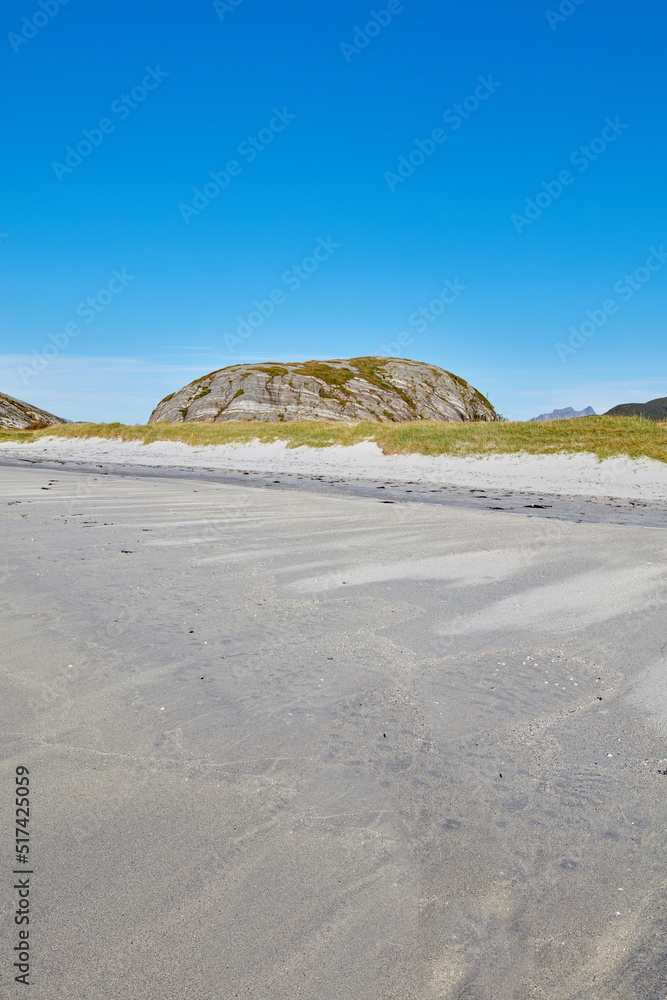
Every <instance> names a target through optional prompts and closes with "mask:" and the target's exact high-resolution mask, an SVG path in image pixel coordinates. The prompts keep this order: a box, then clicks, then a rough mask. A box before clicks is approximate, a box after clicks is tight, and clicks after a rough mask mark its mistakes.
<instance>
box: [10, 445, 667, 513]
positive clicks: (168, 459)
mask: <svg viewBox="0 0 667 1000" xmlns="http://www.w3.org/2000/svg"><path fill="white" fill-rule="evenodd" d="M3 456H4V457H5V458H14V459H23V460H33V461H40V462H47V461H59V462H64V463H77V462H78V463H85V464H86V465H90V464H95V463H99V464H102V465H104V466H105V467H134V468H141V467H144V468H154V469H156V468H163V469H193V470H202V471H204V470H208V471H211V472H219V473H227V474H233V473H237V472H249V473H256V474H259V475H286V476H308V477H322V478H325V479H327V480H329V481H330V480H334V481H335V480H340V479H346V480H351V481H355V482H360V483H363V482H383V483H394V484H397V485H399V484H403V485H405V484H420V485H432V486H445V485H447V486H454V487H463V488H466V489H471V488H472V489H474V488H482V489H491V490H510V491H517V492H546V493H550V494H559V493H560V494H567V495H570V496H598V497H615V498H619V499H634V500H641V501H667V463H664V462H658V461H655V460H653V459H648V458H647V459H640V460H632V459H630V458H623V457H619V458H610V459H604V460H603V461H600V460H599V459H598V458H597V457H596V456H595V455H586V454H584V455H493V456H479V457H474V458H455V457H452V456H449V455H443V456H438V457H435V458H434V457H429V456H427V455H384V454H383V453H382V451H381V450H380V448H378V446H377V445H376V444H375V443H374V442H370V441H369V442H365V443H363V444H357V445H353V446H352V447H340V446H332V447H328V448H309V447H299V448H287V447H286V445H285V443H284V442H281V441H277V442H275V443H273V444H261V443H259V442H255V443H253V444H237V445H209V446H204V447H191V446H190V445H186V444H181V443H180V442H175V441H157V442H154V443H152V444H148V445H142V444H137V443H135V442H130V441H120V440H118V441H110V440H106V439H102V438H93V439H76V438H75V439H71V438H70V439H68V438H57V437H54V438H38V439H36V440H35V441H32V442H31V443H30V444H24V443H21V442H3V443H2V444H0V458H2V457H3Z"/></svg>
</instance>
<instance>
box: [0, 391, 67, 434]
mask: <svg viewBox="0 0 667 1000" xmlns="http://www.w3.org/2000/svg"><path fill="white" fill-rule="evenodd" d="M67 423H69V421H68V420H63V418H62V417H56V416H54V415H53V413H48V412H47V411H46V410H40V409H39V407H37V406H31V405H30V403H24V402H23V400H21V399H14V397H13V396H6V395H5V394H4V393H3V392H0V427H1V428H3V430H13V431H15V430H21V431H36V430H39V428H40V427H51V426H52V425H53V424H67Z"/></svg>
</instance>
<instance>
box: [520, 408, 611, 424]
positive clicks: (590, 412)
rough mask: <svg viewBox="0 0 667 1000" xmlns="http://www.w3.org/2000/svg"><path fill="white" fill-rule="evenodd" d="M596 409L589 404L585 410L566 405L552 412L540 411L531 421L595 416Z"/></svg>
mask: <svg viewBox="0 0 667 1000" xmlns="http://www.w3.org/2000/svg"><path fill="white" fill-rule="evenodd" d="M594 416H595V410H594V409H593V407H592V406H587V407H586V409H585V410H573V409H572V407H571V406H566V407H565V409H564V410H552V411H551V413H540V415H539V417H531V418H530V423H531V424H533V423H535V422H536V421H537V420H571V419H572V417H594Z"/></svg>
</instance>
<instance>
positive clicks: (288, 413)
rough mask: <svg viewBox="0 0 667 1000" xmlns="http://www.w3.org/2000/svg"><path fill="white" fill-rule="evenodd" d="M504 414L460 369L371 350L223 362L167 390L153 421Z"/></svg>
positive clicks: (459, 418) (493, 417) (468, 417)
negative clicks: (328, 357)
mask: <svg viewBox="0 0 667 1000" xmlns="http://www.w3.org/2000/svg"><path fill="white" fill-rule="evenodd" d="M498 419H499V417H498V415H497V414H496V412H495V410H494V409H493V407H492V406H491V404H490V403H489V401H488V399H485V397H484V396H482V394H481V393H480V392H478V391H477V389H475V388H474V387H473V386H471V385H470V384H469V383H468V382H466V381H464V379H462V378H459V376H458V375H453V374H452V373H451V372H447V371H444V370H443V369H442V368H437V367H436V366H435V365H427V364H424V363H422V362H420V361H408V360H404V359H401V358H383V357H369V358H351V359H350V360H336V361H307V362H304V363H287V364H274V363H265V364H252V365H232V366H231V367H230V368H221V369H220V370H219V371H216V372H211V373H210V374H209V375H205V376H203V377H202V378H199V379H196V380H195V381H194V382H190V384H189V385H186V386H185V387H184V388H183V389H181V390H180V391H179V392H175V393H173V394H172V395H171V396H167V397H166V398H165V399H163V400H162V402H161V403H159V404H158V406H157V407H156V408H155V410H154V411H153V413H152V414H151V416H150V419H149V421H148V422H149V423H156V422H157V421H159V420H165V421H169V422H170V423H182V422H184V421H186V422H194V423H214V422H220V421H228V420H264V421H269V422H275V421H280V420H379V421H390V420H393V421H399V422H404V421H409V420H451V421H457V422H461V421H467V420H498Z"/></svg>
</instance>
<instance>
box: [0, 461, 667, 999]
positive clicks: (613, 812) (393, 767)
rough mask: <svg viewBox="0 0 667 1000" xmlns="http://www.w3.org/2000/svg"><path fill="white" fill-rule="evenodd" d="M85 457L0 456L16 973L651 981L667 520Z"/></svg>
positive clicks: (126, 990) (116, 990) (96, 978)
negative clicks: (19, 774) (21, 825)
mask: <svg viewBox="0 0 667 1000" xmlns="http://www.w3.org/2000/svg"><path fill="white" fill-rule="evenodd" d="M105 471H108V470H104V469H102V470H100V471H99V473H98V474H97V475H95V474H92V473H85V472H71V471H63V470H62V468H61V469H60V470H59V471H51V470H49V469H43V468H42V469H40V468H32V469H26V468H11V467H3V468H2V469H0V515H1V516H0V528H1V530H2V532H3V542H2V550H1V553H2V554H1V560H2V563H1V572H2V586H3V595H4V598H5V599H4V601H3V605H2V611H1V612H0V614H1V616H2V631H3V638H4V642H3V670H2V678H1V688H2V691H1V694H2V697H1V698H0V704H1V705H2V708H1V709H0V711H1V712H2V719H1V724H0V731H1V733H2V735H1V737H0V738H1V739H2V746H3V750H4V772H5V774H6V775H7V776H8V778H7V781H9V778H10V777H11V776H12V774H13V771H14V768H15V767H16V765H17V764H19V763H27V764H28V765H29V767H30V771H31V788H32V799H33V811H32V813H31V825H32V829H33V835H32V836H33V840H34V843H33V854H32V855H31V860H32V864H33V867H34V870H35V875H34V899H33V906H34V910H33V913H34V948H35V951H34V958H33V964H32V970H33V971H32V978H33V981H34V984H35V985H34V986H32V988H31V995H32V997H33V998H34V1000H61V998H63V1000H64V998H68V1000H69V998H71V997H76V998H77V1000H124V998H127V1000H130V998H131V1000H171V998H174V1000H191V998H195V997H196V998H197V1000H227V998H231V997H249V998H250V997H252V998H253V1000H254V998H267V1000H283V998H284V1000H287V998H289V1000H292V998H295V997H303V998H304V1000H305V998H308V1000H347V998H349V1000H379V998H382V1000H408V998H409V1000H449V998H451V1000H524V998H526V1000H528V998H534V997H537V998H540V1000H542V998H548V1000H554V998H558V1000H579V998H581V1000H662V997H663V996H664V995H665V980H666V976H667V957H666V956H665V949H664V941H665V938H666V936H667V888H666V887H665V877H664V829H665V820H666V819H667V808H666V806H665V799H666V796H667V775H663V774H661V773H660V772H661V771H663V770H667V682H666V679H665V678H666V676H667V675H666V671H667V663H666V662H665V654H666V653H667V616H666V615H665V593H666V590H665V581H666V579H667V535H666V534H665V531H664V528H662V527H657V526H647V525H646V524H644V525H638V524H608V523H595V522H594V519H591V521H590V522H589V523H580V524H577V523H574V522H573V520H572V519H569V518H565V517H564V518H558V517H556V516H553V515H552V517H551V518H550V519H548V518H546V517H533V516H528V515H529V514H530V513H531V512H530V511H526V513H524V514H523V515H522V516H517V514H515V513H507V512H505V511H498V510H487V509H467V508H466V507H464V506H456V505H452V504H443V503H429V502H420V503H414V502H407V497H405V498H402V497H401V496H400V495H398V494H396V495H394V494H393V493H392V495H391V497H389V498H385V497H383V498H382V500H380V499H379V498H378V494H377V493H375V494H374V495H372V494H370V493H369V494H367V495H343V494H342V493H338V494H334V493H333V492H332V488H331V487H327V488H325V487H324V486H322V487H321V488H320V489H319V491H318V492H315V491H313V490H310V489H308V490H305V489H286V488H285V489H284V488H281V484H277V485H275V486H272V487H269V486H260V485H259V484H258V486H257V488H254V489H251V488H248V486H247V485H237V484H230V483H228V482H227V483H223V482H216V481H213V480H211V479H208V480H207V479H206V478H205V475H204V474H201V475H199V477H198V478H195V477H193V478H187V477H183V478H175V477H174V478H171V479H169V478H167V477H165V476H160V475H159V474H158V473H154V474H153V475H152V478H149V477H148V476H147V477H146V478H141V477H139V476H136V475H134V476H133V475H129V474H128V475H125V476H121V475H114V474H109V475H104V474H103V473H104V472H105ZM385 499H391V500H393V501H395V502H393V503H386V502H383V500H385ZM582 509H583V507H582ZM6 787H8V784H7V782H6ZM8 795H9V793H7V795H6V801H5V806H4V807H3V809H2V810H0V814H1V816H2V827H1V829H2V833H3V837H4V842H5V844H6V845H7V851H6V852H5V854H6V859H7V861H6V869H7V871H8V872H9V863H10V862H11V855H10V854H9V848H10V847H11V841H12V839H13V834H12V826H11V818H12V817H11V811H10V799H9V798H8ZM9 877H10V876H9V875H7V878H8V879H9ZM9 884H10V883H9V881H7V885H9ZM9 895H10V894H9V892H8V893H6V894H5V899H6V904H5V907H6V911H7V915H8V914H9V912H10V903H13V900H9V901H7V900H8V898H9ZM7 926H9V919H7V920H6V922H5V927H7ZM31 927H33V925H32V924H31ZM4 938H5V945H4V948H5V972H4V973H3V976H4V985H5V986H6V995H8V996H14V995H16V996H21V995H23V991H24V987H23V986H21V985H15V984H13V983H12V982H11V979H10V977H9V976H8V973H7V971H6V970H7V968H8V965H9V959H8V958H7V956H11V948H12V947H13V945H14V943H15V942H14V941H13V940H10V941H9V942H7V940H6V939H7V935H4ZM3 995H4V993H3Z"/></svg>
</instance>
